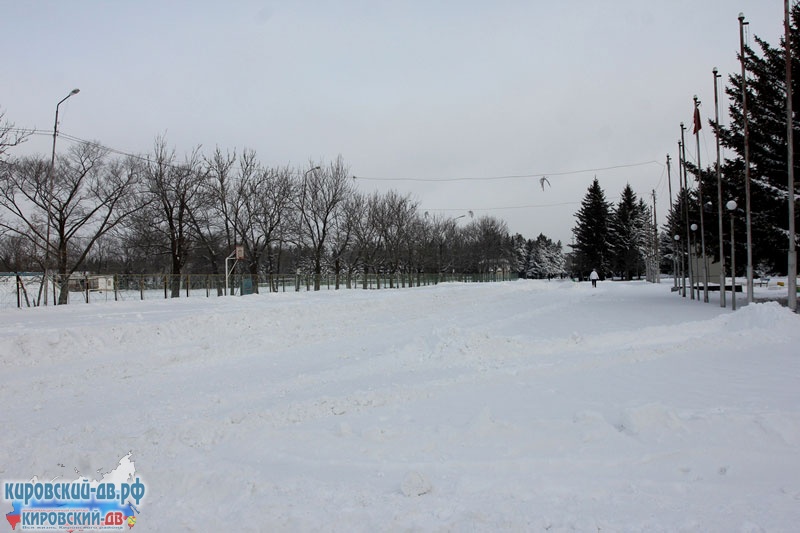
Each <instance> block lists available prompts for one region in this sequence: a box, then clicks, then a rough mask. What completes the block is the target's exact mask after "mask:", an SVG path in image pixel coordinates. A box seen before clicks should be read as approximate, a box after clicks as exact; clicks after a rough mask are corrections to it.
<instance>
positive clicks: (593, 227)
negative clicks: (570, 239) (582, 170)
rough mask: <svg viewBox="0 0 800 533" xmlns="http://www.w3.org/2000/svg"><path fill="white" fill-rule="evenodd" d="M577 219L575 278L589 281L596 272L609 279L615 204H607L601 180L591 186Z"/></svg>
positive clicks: (576, 214)
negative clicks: (612, 205) (612, 221)
mask: <svg viewBox="0 0 800 533" xmlns="http://www.w3.org/2000/svg"><path fill="white" fill-rule="evenodd" d="M575 217H576V218H577V219H578V224H577V225H576V226H575V227H574V228H573V229H572V233H573V235H574V236H575V243H574V244H572V245H571V246H572V248H573V250H574V252H575V256H574V263H573V267H574V268H575V269H576V270H577V272H576V273H575V274H576V275H577V276H578V277H580V278H581V279H586V278H588V276H589V273H590V272H591V271H592V269H593V268H596V269H597V272H598V274H600V276H601V278H605V276H606V274H607V273H609V272H610V271H611V268H610V267H611V262H610V257H611V254H610V250H609V242H608V237H609V220H610V218H611V204H609V203H608V202H607V201H606V195H605V193H604V192H603V189H602V188H601V187H600V182H599V181H597V178H595V179H594V181H592V184H591V185H590V186H589V189H588V191H587V192H586V196H585V197H584V199H583V202H581V208H580V210H578V212H577V213H575Z"/></svg>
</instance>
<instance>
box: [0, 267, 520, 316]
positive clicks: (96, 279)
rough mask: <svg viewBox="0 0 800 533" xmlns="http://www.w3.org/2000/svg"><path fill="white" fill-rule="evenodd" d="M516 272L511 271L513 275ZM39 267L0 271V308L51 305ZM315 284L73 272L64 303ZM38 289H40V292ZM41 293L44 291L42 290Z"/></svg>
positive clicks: (416, 278) (427, 278)
mask: <svg viewBox="0 0 800 533" xmlns="http://www.w3.org/2000/svg"><path fill="white" fill-rule="evenodd" d="M513 278H516V275H513ZM43 279H44V276H43V275H42V274H41V273H19V274H16V273H0V308H10V307H36V306H39V305H53V304H54V302H58V301H59V297H60V292H61V284H60V283H53V282H52V281H49V282H48V283H46V284H45V286H42V280H43ZM509 279H512V275H511V274H509V273H502V272H496V273H483V274H458V273H447V274H425V273H412V274H401V273H397V274H369V275H364V274H363V273H358V274H356V273H353V274H350V275H341V276H339V277H338V279H337V277H336V276H335V275H333V274H323V275H322V276H321V277H320V280H319V282H320V283H319V285H320V290H323V291H324V290H354V289H362V290H363V289H367V290H379V289H400V288H409V287H420V286H427V285H436V284H438V283H444V282H463V283H479V282H480V283H483V282H494V281H506V280H509ZM312 290H314V276H313V275H312V274H275V275H269V276H251V275H247V274H244V275H242V274H235V275H231V276H229V277H228V280H227V284H226V280H225V276H224V275H223V274H183V275H180V276H173V275H168V274H108V275H103V274H80V275H75V274H73V275H72V276H70V279H69V281H68V283H67V291H66V300H67V301H66V303H67V304H73V305H74V304H86V303H93V302H115V301H134V300H157V299H168V298H212V297H213V298H216V297H220V296H225V295H226V294H227V295H230V296H244V295H248V294H256V293H261V294H266V293H270V292H301V291H312ZM40 292H41V294H40ZM45 293H46V294H45Z"/></svg>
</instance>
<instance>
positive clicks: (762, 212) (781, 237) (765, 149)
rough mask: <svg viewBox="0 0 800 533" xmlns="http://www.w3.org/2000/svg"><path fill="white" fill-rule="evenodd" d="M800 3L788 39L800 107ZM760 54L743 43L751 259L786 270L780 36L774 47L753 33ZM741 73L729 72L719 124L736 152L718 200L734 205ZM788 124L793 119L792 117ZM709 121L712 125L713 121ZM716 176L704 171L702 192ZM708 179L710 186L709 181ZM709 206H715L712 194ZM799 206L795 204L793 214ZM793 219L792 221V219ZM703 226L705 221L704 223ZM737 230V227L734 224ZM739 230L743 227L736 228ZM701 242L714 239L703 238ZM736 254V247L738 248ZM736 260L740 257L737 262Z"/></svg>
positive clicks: (739, 171)
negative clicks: (725, 109) (726, 119)
mask: <svg viewBox="0 0 800 533" xmlns="http://www.w3.org/2000/svg"><path fill="white" fill-rule="evenodd" d="M799 22H800V6H797V5H795V6H793V8H792V12H791V29H790V31H791V41H792V43H791V44H792V57H793V59H792V91H793V99H792V108H793V109H794V110H795V113H796V112H797V111H798V110H800V60H798V58H799V57H800V30H799V29H798V23H799ZM754 40H755V42H756V44H757V45H758V48H759V50H760V53H757V52H756V51H755V50H753V49H752V48H750V47H746V48H745V54H744V55H745V69H746V71H747V84H746V86H747V108H748V109H747V110H748V113H747V117H748V129H749V134H750V135H749V155H750V198H751V202H750V203H751V220H752V223H751V228H752V242H753V250H752V252H753V263H754V266H756V267H758V265H759V264H762V265H764V266H765V268H767V269H769V270H772V271H776V272H780V273H785V272H786V257H787V250H788V239H787V236H786V235H787V234H786V230H787V228H788V223H789V220H788V199H789V197H790V195H789V191H788V183H787V181H788V180H787V169H786V160H787V150H786V144H787V143H786V63H785V57H784V47H783V39H781V43H780V46H779V47H773V46H771V45H770V44H769V43H767V42H766V41H764V40H763V39H760V38H758V37H755V38H754ZM741 83H742V77H741V74H733V75H731V76H730V77H729V78H728V86H727V87H726V89H725V92H726V93H727V94H728V96H729V97H730V98H731V104H730V107H729V113H730V118H731V120H730V125H729V126H728V127H720V128H719V131H720V141H721V143H722V144H723V145H724V146H725V147H726V148H728V149H730V150H733V151H734V152H735V153H736V154H737V157H736V158H734V159H733V160H729V161H726V163H725V165H723V168H722V171H723V173H724V179H725V182H724V189H725V190H724V192H723V196H724V199H723V202H726V201H727V200H730V199H735V200H736V201H737V202H738V204H739V206H740V207H742V208H744V206H745V184H744V182H745V177H744V125H743V120H742V117H743V113H742V90H741V88H742V85H741ZM793 124H797V119H794V121H793ZM712 126H714V124H713V122H712ZM799 149H800V128H799V127H797V126H794V152H795V153H800V151H799ZM794 172H795V175H799V174H798V172H800V161H799V160H798V158H795V169H794ZM715 180H716V178H715V175H714V173H713V172H710V171H709V172H703V177H702V181H703V195H704V197H705V194H706V191H707V189H708V190H715V189H714V188H713V187H715V186H716V182H715ZM712 182H713V185H712ZM798 194H800V182H798V181H795V191H794V197H796V196H797V195H798ZM711 198H712V199H713V203H714V205H713V208H714V209H715V210H716V205H715V204H716V198H715V196H711ZM798 214H800V213H798V210H797V209H795V215H796V216H797V215H798ZM795 224H797V221H796V222H795ZM707 229H708V226H707ZM736 231H737V232H739V231H740V228H739V227H737V228H736ZM741 231H742V233H739V234H740V235H742V236H743V235H744V227H742V228H741ZM706 237H707V238H706V243H709V242H710V243H711V244H712V246H713V243H715V242H716V240H715V239H710V240H709V239H708V236H706ZM737 256H738V252H737ZM737 264H741V263H739V261H737Z"/></svg>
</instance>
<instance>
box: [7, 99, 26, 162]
mask: <svg viewBox="0 0 800 533" xmlns="http://www.w3.org/2000/svg"><path fill="white" fill-rule="evenodd" d="M5 117H6V114H5V111H3V110H2V109H0V161H3V156H4V155H5V153H6V151H7V150H8V149H9V148H12V147H14V146H18V145H20V144H22V143H23V142H25V141H26V140H27V138H28V137H30V132H26V131H23V130H20V129H17V128H16V127H14V123H13V122H9V121H8V120H6V118H5Z"/></svg>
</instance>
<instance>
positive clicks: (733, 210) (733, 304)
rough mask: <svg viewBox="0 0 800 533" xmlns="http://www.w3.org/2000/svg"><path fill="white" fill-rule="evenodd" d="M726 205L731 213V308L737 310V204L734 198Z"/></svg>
mask: <svg viewBox="0 0 800 533" xmlns="http://www.w3.org/2000/svg"><path fill="white" fill-rule="evenodd" d="M725 207H727V208H728V211H730V213H731V309H733V310H734V311H736V246H735V245H734V238H733V220H734V215H735V213H736V207H737V205H736V202H735V201H734V200H728V203H727V204H725Z"/></svg>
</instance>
